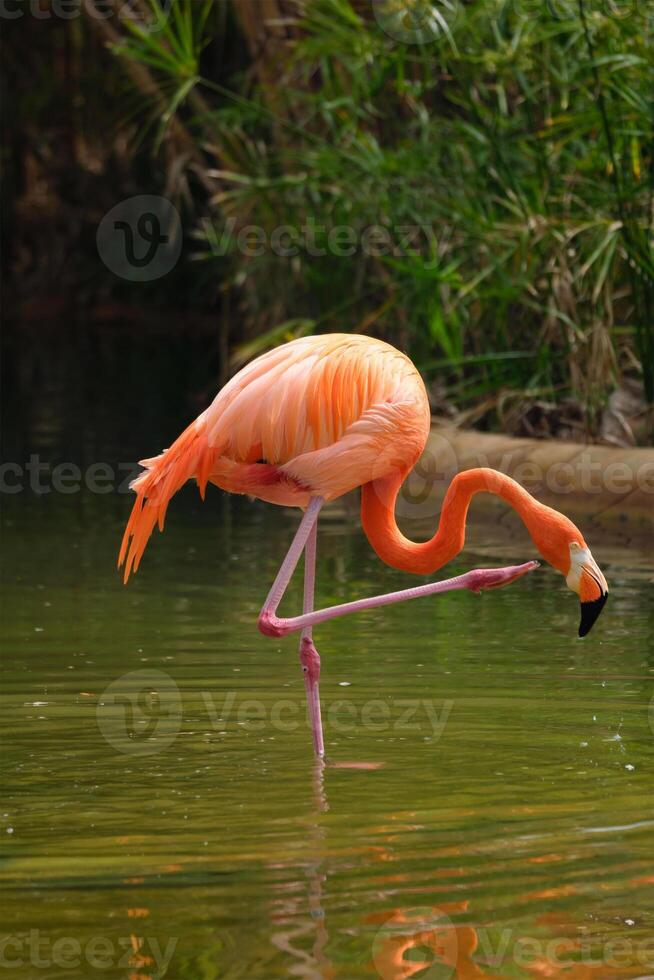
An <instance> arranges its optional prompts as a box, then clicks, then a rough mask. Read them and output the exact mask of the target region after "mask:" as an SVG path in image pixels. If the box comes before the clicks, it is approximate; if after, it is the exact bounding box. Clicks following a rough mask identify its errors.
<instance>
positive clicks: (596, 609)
mask: <svg viewBox="0 0 654 980" xmlns="http://www.w3.org/2000/svg"><path fill="white" fill-rule="evenodd" d="M608 596H609V594H608V592H604V594H603V595H601V596H600V597H599V599H593V601H592V602H582V603H581V622H580V623H579V636H586V634H587V633H590V631H591V629H592V628H593V625H594V623H595V620H596V619H597V618H598V616H599V614H600V613H601V611H602V609H603V608H604V606H605V605H606V600H607V599H608Z"/></svg>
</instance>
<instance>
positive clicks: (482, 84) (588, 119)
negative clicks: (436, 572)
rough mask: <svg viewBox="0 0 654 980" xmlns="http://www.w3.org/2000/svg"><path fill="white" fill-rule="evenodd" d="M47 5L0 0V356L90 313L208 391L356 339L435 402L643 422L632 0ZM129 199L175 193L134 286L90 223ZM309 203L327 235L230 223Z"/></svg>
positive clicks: (641, 139) (644, 256)
mask: <svg viewBox="0 0 654 980" xmlns="http://www.w3.org/2000/svg"><path fill="white" fill-rule="evenodd" d="M66 4H68V6H67V7H66V6H65V5H66ZM64 8H65V12H66V13H67V16H66V17H64V16H62V15H61V10H62V7H61V6H59V7H57V5H56V0H15V2H12V0H5V7H4V8H3V10H4V12H3V17H2V19H0V28H1V29H2V43H3V63H4V66H5V68H4V80H3V88H4V90H3V100H2V101H3V107H4V108H3V132H4V139H3V169H4V181H3V210H4V242H5V245H4V251H3V260H2V261H3V273H4V277H5V280H6V282H7V288H6V290H5V297H6V300H7V304H8V316H9V321H8V329H7V330H6V331H5V333H6V335H7V336H8V337H9V341H8V342H9V344H10V347H12V349H13V347H15V346H16V345H17V344H18V345H19V344H20V343H23V344H24V345H26V346H28V347H29V348H30V350H31V353H30V356H31V357H34V356H35V355H34V350H33V348H34V346H35V345H37V346H38V345H39V343H40V338H41V337H43V338H45V337H46V335H47V336H48V337H49V341H48V342H52V337H53V334H54V336H55V339H56V340H57V342H59V343H60V344H61V345H63V346H64V347H65V345H66V344H67V343H69V342H70V343H72V342H73V341H72V340H70V338H71V337H75V338H79V336H80V332H81V334H82V335H84V336H85V337H86V340H85V343H86V344H87V345H88V344H92V345H93V344H96V343H104V342H106V337H107V336H108V335H109V334H110V335H111V336H112V337H114V338H117V342H118V344H119V345H120V349H121V356H122V357H123V358H124V359H125V360H126V361H127V360H129V358H130V350H131V349H132V348H133V347H138V346H139V344H140V343H141V340H142V337H143V336H144V335H147V334H148V332H150V333H152V334H153V335H154V334H156V335H157V336H158V338H159V339H158V341H157V342H158V343H159V344H164V345H168V346H170V347H171V349H173V350H175V351H176V354H175V359H176V363H178V364H182V362H183V360H184V351H187V352H189V354H192V356H193V357H197V356H198V352H199V351H200V352H202V353H201V356H202V362H203V363H202V371H199V372H198V371H190V372H189V371H188V370H184V369H181V368H180V371H179V377H178V384H179V385H180V386H182V385H189V384H195V385H196V390H195V392H194V395H195V397H198V398H200V399H202V398H203V397H206V398H207V399H208V398H209V397H211V395H212V394H213V390H214V388H215V386H216V385H217V384H218V383H219V382H221V381H224V379H225V378H226V377H227V376H228V375H229V373H230V372H232V371H233V370H234V369H235V367H236V366H238V364H239V363H242V361H243V360H244V359H245V358H246V357H248V356H251V355H252V354H253V353H256V352H258V351H259V350H264V349H266V347H268V346H271V345H272V344H275V343H278V342H281V341H283V340H285V339H290V338H291V337H293V336H297V335H299V334H301V333H307V332H312V331H341V330H346V331H358V332H369V333H371V334H374V335H376V336H381V337H384V338H386V339H388V340H390V341H391V342H392V343H395V344H396V345H397V346H400V347H402V348H403V349H405V350H406V351H407V352H408V353H409V354H410V355H411V356H412V357H413V358H414V359H415V360H416V363H417V364H418V366H419V367H420V368H421V370H422V371H423V373H424V376H425V379H426V381H427V383H428V386H429V389H430V393H431V396H432V399H433V406H434V411H435V412H436V413H438V414H442V415H445V416H447V417H449V418H450V419H452V421H453V422H455V423H457V424H468V425H477V426H479V427H481V428H489V429H503V430H505V431H508V432H513V433H518V434H523V435H537V436H550V435H555V436H559V437H562V438H569V439H577V440H600V441H605V442H609V443H614V444H615V443H617V444H621V445H625V444H626V445H628V444H643V445H644V444H651V442H652V412H651V403H652V401H653V400H654V249H653V219H654V207H653V188H654V51H653V48H652V32H651V27H652V21H653V20H654V10H653V8H654V5H653V4H651V3H648V2H647V0H642V2H641V0H622V2H618V0H378V2H377V5H376V6H374V5H373V3H372V0H174V2H173V0H79V2H78V3H77V4H75V2H74V0H65V3H64ZM98 10H100V11H101V12H102V13H103V14H105V13H109V14H110V16H103V17H102V18H101V17H99V16H97V13H98ZM7 11H9V13H10V14H11V16H7ZM94 12H95V13H96V16H93V13H94ZM18 14H20V16H18ZM418 15H421V16H422V19H420V20H416V19H414V20H410V19H409V20H407V16H409V17H410V16H414V18H415V17H417V16H418ZM416 23H419V24H420V25H421V27H422V30H423V36H422V37H421V39H420V40H421V42H422V43H406V40H405V37H406V28H407V26H409V27H411V26H412V25H415V24H416ZM144 193H148V194H159V195H163V196H165V197H167V198H169V199H170V200H171V201H173V202H174V203H175V205H176V207H177V208H178V210H179V212H180V214H181V216H182V224H183V228H184V244H183V250H182V256H181V258H180V261H179V262H178V263H177V265H176V267H175V268H174V269H173V271H172V272H170V273H169V274H168V275H166V276H164V277H162V278H160V279H157V280H155V281H153V282H150V283H139V284H134V283H129V282H127V281H125V280H122V279H120V278H119V277H116V276H115V275H113V274H112V273H111V272H110V271H109V270H108V269H107V268H106V267H105V265H104V264H103V263H102V261H101V259H100V257H99V255H98V251H97V246H96V232H97V228H98V225H99V223H100V221H101V220H102V218H103V216H104V215H105V214H106V213H107V212H108V211H109V210H110V209H111V208H112V207H114V205H116V204H117V203H118V202H120V201H121V200H123V199H125V198H127V197H130V196H132V195H136V194H144ZM308 222H309V223H313V226H314V227H315V228H316V229H318V230H317V231H316V232H315V237H316V245H317V246H318V247H320V246H325V251H326V253H327V254H325V255H312V254H310V253H309V251H308V250H307V249H304V248H300V249H299V251H298V254H296V255H293V256H288V257H284V256H280V255H278V254H275V253H274V251H273V250H271V249H270V248H264V249H262V250H258V249H255V250H252V249H250V250H247V249H245V250H244V249H243V248H242V247H239V245H238V243H237V236H238V233H239V231H242V230H243V229H245V228H247V227H248V226H256V227H258V228H260V229H262V230H263V233H264V234H265V236H266V238H267V240H268V241H269V240H270V236H271V234H272V233H273V231H274V230H275V229H276V228H279V227H280V226H282V225H290V226H292V227H293V228H296V229H302V228H303V227H305V228H306V226H307V223H308ZM227 223H229V224H230V227H231V228H232V229H233V233H232V235H231V236H228V238H227V239H225V238H224V229H225V226H226V224H227ZM337 226H348V227H350V228H352V229H353V230H354V234H355V236H356V240H357V241H358V242H360V241H361V237H362V235H364V233H365V229H367V228H369V227H370V226H382V227H383V228H386V229H387V230H388V236H389V240H390V241H391V242H392V243H393V246H394V247H393V249H392V250H390V251H387V254H374V253H375V249H374V247H373V248H372V249H371V248H367V249H363V248H360V247H357V248H356V249H355V251H354V254H352V255H338V254H334V250H333V249H330V248H329V245H328V242H327V236H328V232H329V230H330V229H333V228H335V227H337ZM406 226H417V227H418V228H419V229H420V230H419V233H418V235H417V236H416V237H414V240H413V241H412V242H411V247H410V248H408V247H402V246H401V242H400V239H401V237H402V235H401V233H400V231H399V229H402V228H405V227H406ZM321 228H323V229H324V231H320V230H319V229H321ZM221 240H222V241H223V245H224V247H222V248H221V247H220V242H221ZM225 243H226V244H225ZM252 251H261V254H247V253H248V252H252ZM80 324H81V325H82V326H80ZM135 334H138V336H139V340H138V342H137V341H136V340H135ZM103 337H104V338H105V340H104V341H103V340H102V338H103ZM17 338H18V339H17ZM98 338H100V339H98ZM74 342H75V343H77V341H74ZM44 371H45V373H47V367H45V368H44ZM135 410H136V409H135Z"/></svg>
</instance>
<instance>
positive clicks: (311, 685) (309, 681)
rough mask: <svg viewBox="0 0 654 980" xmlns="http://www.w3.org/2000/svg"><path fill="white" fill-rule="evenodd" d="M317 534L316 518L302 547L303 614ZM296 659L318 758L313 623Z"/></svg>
mask: <svg viewBox="0 0 654 980" xmlns="http://www.w3.org/2000/svg"><path fill="white" fill-rule="evenodd" d="M317 536H318V521H317V520H316V522H315V523H314V525H313V527H312V528H311V531H310V532H309V537H308V538H307V543H306V545H305V549H304V602H303V606H302V610H303V613H304V615H308V614H309V613H312V612H313V596H314V587H315V582H316V539H317ZM300 663H301V664H302V672H303V674H304V686H305V688H306V693H307V707H308V710H309V720H310V722H311V734H312V736H313V748H314V751H315V753H316V755H317V756H318V758H320V759H322V758H323V756H324V754H325V743H324V741H323V736H322V719H321V715H320V654H319V653H318V651H317V650H316V648H315V646H314V643H313V627H312V626H311V625H309V626H305V627H304V628H303V630H302V633H301V635H300Z"/></svg>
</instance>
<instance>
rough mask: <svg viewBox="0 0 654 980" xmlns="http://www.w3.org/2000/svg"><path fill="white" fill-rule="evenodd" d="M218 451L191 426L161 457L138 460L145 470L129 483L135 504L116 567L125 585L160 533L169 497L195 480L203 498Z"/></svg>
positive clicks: (202, 432)
mask: <svg viewBox="0 0 654 980" xmlns="http://www.w3.org/2000/svg"><path fill="white" fill-rule="evenodd" d="M216 456H217V451H216V450H215V449H214V448H212V447H209V445H208V444H207V434H206V430H205V428H204V426H203V425H202V423H199V422H197V421H196V422H193V423H192V424H191V425H190V426H189V427H188V428H187V429H185V430H184V432H182V434H181V435H180V436H179V438H178V439H176V440H175V442H174V443H173V444H172V446H171V447H170V448H169V449H166V450H165V451H164V452H163V453H162V454H161V455H160V456H154V457H153V458H152V459H144V460H141V465H142V466H145V467H146V469H145V471H144V472H143V473H141V474H139V476H137V478H136V479H135V480H134V481H133V482H132V484H131V488H132V489H133V490H134V491H135V493H136V500H135V501H134V506H133V508H132V513H131V514H130V516H129V520H128V522H127V527H126V528H125V533H124V535H123V540H122V544H121V547H120V554H119V556H118V567H119V568H120V567H121V565H123V563H124V564H125V575H124V581H125V582H127V580H128V578H129V576H130V574H131V572H136V571H137V569H138V567H139V564H140V562H141V558H142V556H143V552H144V551H145V546H146V545H147V543H148V540H149V538H150V535H151V534H152V532H153V530H154V528H155V525H157V524H158V526H159V530H160V531H163V527H164V520H165V517H166V510H167V507H168V503H169V501H170V499H171V497H173V496H174V494H176V493H177V491H178V490H179V489H180V487H182V486H183V485H184V484H185V483H186V481H187V480H189V479H191V478H192V477H195V478H196V479H197V481H198V485H199V487H200V493H201V495H202V497H203V498H204V491H205V489H206V485H207V481H208V479H209V475H210V473H211V468H212V465H213V462H214V460H215V458H216Z"/></svg>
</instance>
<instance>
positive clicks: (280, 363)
mask: <svg viewBox="0 0 654 980" xmlns="http://www.w3.org/2000/svg"><path fill="white" fill-rule="evenodd" d="M429 426H430V412H429V402H428V399H427V393H426V390H425V386H424V383H423V381H422V378H421V376H420V374H419V373H418V371H417V369H416V368H415V366H414V365H413V363H412V362H411V360H410V359H409V358H408V357H407V356H406V355H405V354H403V353H402V352H401V351H399V350H396V349H395V348H394V347H392V346H391V345H390V344H387V343H385V342H383V341H381V340H376V339H373V338H371V337H367V336H357V335H354V334H324V335H320V336H310V337H301V338H297V339H295V340H292V341H290V342H289V343H286V344H283V345H281V346H280V347H277V348H275V349H274V350H271V351H269V352H267V353H265V354H262V355H261V356H259V357H257V358H256V359H255V360H253V361H252V362H251V363H249V364H248V365H246V366H245V367H244V368H243V369H242V370H241V371H239V372H238V373H237V374H236V375H235V376H234V377H233V378H232V379H231V380H230V381H229V382H228V383H227V384H226V385H225V387H224V388H222V390H221V391H219V393H218V395H217V396H216V398H215V399H214V401H213V402H212V404H211V405H210V406H209V407H208V408H207V409H206V410H205V411H204V412H202V414H201V415H200V416H199V417H198V418H197V419H196V420H195V421H194V422H192V423H191V424H190V425H189V426H188V428H186V429H185V430H184V431H183V432H182V434H181V435H180V436H179V437H178V439H176V441H175V442H174V443H173V444H172V445H171V446H170V448H169V449H166V450H165V451H164V452H163V453H162V454H161V455H159V456H155V457H153V458H152V459H145V460H142V461H141V465H142V466H144V467H145V469H144V471H143V472H142V473H140V474H139V476H138V477H137V478H136V479H135V480H134V481H133V483H132V485H131V486H132V489H133V490H134V491H135V492H136V500H135V502H134V506H133V508H132V512H131V515H130V517H129V520H128V522H127V526H126V528H125V533H124V536H123V541H122V546H121V549H120V555H119V559H118V565H119V567H120V566H121V565H123V564H124V566H125V570H124V581H125V582H127V580H128V578H129V576H130V573H131V572H132V571H136V569H137V568H138V566H139V563H140V561H141V557H142V555H143V551H144V549H145V546H146V544H147V541H148V539H149V537H150V535H151V533H152V531H153V529H154V527H155V525H156V524H158V525H159V529H160V530H163V525H164V517H165V514H166V509H167V506H168V503H169V501H170V499H171V497H172V496H173V494H175V493H176V492H177V490H179V488H180V487H181V486H182V485H183V484H184V483H185V482H186V481H187V480H189V479H192V478H194V479H195V480H196V482H197V484H198V487H199V490H200V495H201V497H202V499H204V495H205V490H206V486H207V483H213V484H215V485H216V486H218V487H221V488H222V489H223V490H227V491H229V492H230V493H241V494H249V495H250V496H252V497H257V498H259V499H260V500H264V501H268V502H270V503H273V504H279V505H282V506H286V507H288V506H292V507H299V508H301V509H302V510H303V511H304V514H303V516H302V519H301V521H300V525H299V527H298V530H297V532H296V534H295V537H294V538H293V541H292V543H291V546H290V548H289V550H288V552H287V554H286V557H285V558H284V560H283V562H282V564H281V567H280V569H279V572H278V574H277V577H276V578H275V581H274V582H273V584H272V587H271V589H270V592H269V593H268V596H267V598H266V601H265V602H264V604H263V607H262V609H261V612H260V614H259V619H258V626H259V629H260V630H261V632H262V633H264V634H265V635H266V636H272V637H280V636H285V635H286V634H288V633H292V632H300V663H301V666H302V671H303V673H304V683H305V689H306V697H307V706H308V714H309V719H310V722H311V729H312V736H313V745H314V749H315V752H316V755H317V756H318V757H319V758H322V757H323V756H324V740H323V733H322V723H321V716H320V693H319V681H320V656H319V654H318V651H317V650H316V647H315V644H314V642H313V632H312V631H313V627H314V626H316V625H317V624H318V623H324V622H326V621H327V620H329V619H332V618H334V617H336V616H344V615H346V614H348V613H354V612H358V611H360V610H363V609H374V608H376V607H379V606H384V605H388V604H390V603H394V602H401V601H403V600H407V599H415V598H417V597H419V596H427V595H434V594H440V593H444V592H449V591H451V590H453V589H469V590H471V591H474V592H479V591H481V590H482V589H489V588H495V587H498V586H502V585H506V584H508V583H510V582H513V581H515V580H516V579H517V578H519V577H520V576H522V575H524V574H526V573H527V572H530V571H532V569H534V568H536V567H537V566H538V564H539V563H538V562H537V561H528V562H526V563H523V564H521V565H512V566H508V567H505V568H497V569H493V568H486V569H475V570H473V571H469V572H466V573H465V574H463V575H458V576H457V577H455V578H451V579H446V580H444V581H439V582H431V583H429V584H427V585H420V586H417V587H414V588H409V589H404V590H402V591H399V592H392V593H389V594H386V595H377V596H373V597H371V598H366V599H358V600H356V601H354V602H346V603H342V604H340V605H336V606H331V607H329V608H327V609H319V610H315V609H314V583H315V565H316V532H317V523H318V515H319V513H320V510H321V508H322V507H323V505H324V504H325V503H326V502H328V501H331V500H335V499H336V498H337V497H340V496H342V495H343V494H345V493H348V491H350V490H353V489H355V488H356V487H360V488H361V518H362V523H363V529H364V531H365V534H366V536H367V538H368V541H369V542H370V544H371V545H372V547H373V549H374V550H375V551H376V553H377V554H378V556H379V557H380V558H381V559H382V561H384V562H386V563H387V564H388V565H391V566H392V567H393V568H397V569H401V570H403V571H407V572H414V573H417V574H420V575H430V574H432V573H433V572H435V571H436V570H437V569H439V568H441V567H442V566H443V565H445V564H446V563H447V562H449V561H451V559H452V558H454V557H455V555H457V554H458V553H459V552H460V551H461V549H462V548H463V545H464V539H465V525H466V516H467V512H468V506H469V504H470V500H471V498H472V497H473V495H474V494H476V493H479V492H481V491H486V492H489V493H493V494H497V495H498V496H500V497H501V498H502V499H503V500H505V501H506V502H507V503H508V504H509V505H511V506H512V507H513V508H514V509H515V510H516V511H517V513H518V514H519V515H520V517H521V518H522V521H523V522H524V524H525V525H526V527H527V530H528V531H529V534H530V535H531V538H532V540H533V542H534V544H535V546H536V548H537V550H538V551H539V552H540V554H541V556H542V557H543V558H544V559H545V560H546V561H547V562H549V564H550V565H552V566H553V567H554V568H555V569H557V570H558V571H559V572H560V573H561V574H562V575H564V577H565V579H566V583H567V585H568V586H569V588H570V589H571V590H572V591H573V592H576V593H577V595H578V596H579V599H580V602H581V623H580V626H579V635H580V636H584V635H585V634H586V633H588V631H589V630H590V629H591V627H592V625H593V623H594V622H595V620H596V619H597V617H598V616H599V614H600V612H601V611H602V608H603V606H604V604H605V602H606V598H607V593H608V586H607V584H606V580H605V578H604V576H603V574H602V572H601V571H600V569H599V567H598V566H597V564H596V562H595V560H594V559H593V556H592V555H591V552H590V550H589V548H588V546H587V544H586V542H585V541H584V538H583V536H582V534H581V532H580V531H579V530H578V528H577V527H575V525H574V524H573V523H572V521H570V520H569V519H568V518H567V517H565V516H564V515H563V514H560V513H559V512H558V511H556V510H553V509H552V508H551V507H547V506H545V505H544V504H542V503H539V502H538V501H537V500H535V499H534V498H533V497H532V496H531V494H529V493H528V492H527V491H526V490H525V489H524V488H523V487H521V486H520V484H518V483H517V482H516V481H515V480H513V479H511V478H510V477H508V476H506V475H504V474H503V473H499V472H497V471H495V470H492V469H488V468H478V469H471V470H466V471H464V472H461V473H459V474H457V475H456V476H455V477H454V479H453V480H452V482H451V484H450V486H449V487H448V490H447V493H446V495H445V499H444V501H443V505H442V509H441V514H440V519H439V524H438V529H437V531H436V533H435V534H434V536H433V537H432V538H431V540H429V541H424V542H419V543H418V542H414V541H411V540H409V539H408V538H406V537H405V536H404V535H403V534H402V532H401V531H400V530H399V528H398V526H397V524H396V521H395V501H396V499H397V496H398V493H399V491H400V488H401V486H402V483H403V482H404V480H405V478H406V476H407V475H408V473H409V472H410V470H411V469H412V468H413V466H414V464H415V463H416V462H417V460H418V458H419V457H420V455H421V453H422V451H423V449H424V447H425V443H426V441H427V436H428V433H429ZM303 552H304V601H303V612H302V614H301V615H299V616H293V617H290V618H283V617H280V616H278V615H277V609H278V607H279V604H280V602H281V600H282V597H283V595H284V593H285V591H286V588H287V586H288V583H289V581H290V579H291V577H292V575H293V572H294V571H295V568H296V566H297V564H298V561H299V559H300V556H301V555H302V553H303Z"/></svg>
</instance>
